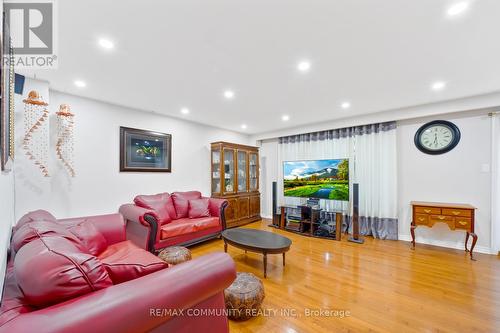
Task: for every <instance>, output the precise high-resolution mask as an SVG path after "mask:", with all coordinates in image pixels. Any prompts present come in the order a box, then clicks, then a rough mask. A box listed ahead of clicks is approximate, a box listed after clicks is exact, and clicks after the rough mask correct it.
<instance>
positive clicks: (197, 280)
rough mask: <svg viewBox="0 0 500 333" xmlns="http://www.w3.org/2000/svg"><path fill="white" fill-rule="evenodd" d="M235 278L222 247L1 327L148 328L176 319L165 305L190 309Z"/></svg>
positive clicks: (44, 329)
mask: <svg viewBox="0 0 500 333" xmlns="http://www.w3.org/2000/svg"><path fill="white" fill-rule="evenodd" d="M235 277H236V268H235V264H234V262H233V260H232V259H231V257H230V256H229V255H227V254H226V253H222V252H219V253H212V254H209V255H206V256H203V257H199V258H196V259H194V260H191V261H189V262H186V263H183V264H180V265H176V266H174V267H171V268H167V269H163V270H160V271H157V272H155V273H152V274H149V275H146V276H143V277H141V278H138V279H135V280H131V281H127V282H124V283H121V284H118V285H114V286H112V287H108V288H105V289H101V290H98V291H96V292H92V293H89V294H86V295H84V296H81V297H78V298H75V299H72V300H69V301H67V302H64V303H59V304H56V305H53V306H50V307H47V308H44V309H40V310H36V311H33V312H29V313H25V314H22V315H20V316H18V317H17V318H15V319H13V320H11V321H10V322H8V323H6V324H5V325H4V326H2V331H3V330H5V332H32V331H33V330H34V329H36V331H37V332H42V333H43V332H53V333H56V332H73V333H80V332H82V333H83V332H88V330H89V328H92V329H91V330H92V332H94V333H98V332H146V331H150V330H152V329H154V328H156V327H158V326H160V325H162V324H164V323H165V322H168V321H169V320H170V319H172V316H171V315H170V314H169V313H168V311H165V310H168V309H172V310H183V309H189V308H191V307H193V306H195V305H197V304H199V303H201V302H203V301H204V300H207V299H209V298H210V297H212V296H214V295H217V294H219V293H222V292H223V290H224V289H225V288H227V287H228V286H229V285H230V284H231V283H232V282H233V280H234V279H235ZM155 309H160V310H161V311H162V312H161V315H160V316H158V315H155V314H154V313H153V312H152V311H154V310H155ZM220 311H222V309H221V310H220ZM174 315H175V313H174ZM175 318H178V317H175ZM207 328H208V327H207ZM212 331H213V330H212ZM206 332H210V330H207V331H206Z"/></svg>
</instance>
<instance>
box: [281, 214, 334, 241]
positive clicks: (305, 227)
mask: <svg viewBox="0 0 500 333" xmlns="http://www.w3.org/2000/svg"><path fill="white" fill-rule="evenodd" d="M279 210H280V213H281V214H280V215H279V216H276V219H275V221H276V222H279V224H276V223H273V225H272V226H273V227H276V228H279V229H281V230H286V231H290V232H294V233H297V234H301V235H305V236H310V237H318V238H326V239H334V240H338V241H340V240H341V238H342V236H341V235H342V222H343V214H342V212H338V211H332V212H330V211H325V212H324V213H325V215H326V216H328V217H329V219H330V221H332V222H333V223H334V224H333V225H335V233H334V234H333V233H332V232H328V228H330V227H332V224H330V223H327V224H322V223H321V221H320V215H321V212H322V209H320V208H313V207H311V206H307V205H299V206H280V207H279ZM318 229H323V233H320V232H318Z"/></svg>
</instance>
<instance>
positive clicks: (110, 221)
mask: <svg viewBox="0 0 500 333" xmlns="http://www.w3.org/2000/svg"><path fill="white" fill-rule="evenodd" d="M82 221H87V222H92V224H93V225H94V226H95V227H96V229H97V230H99V232H100V233H101V234H102V235H103V236H104V238H105V239H106V241H107V243H108V244H109V245H111V244H115V243H118V242H122V241H124V240H126V233H125V220H124V219H123V216H122V215H121V214H118V213H115V214H107V215H95V216H85V217H74V218H69V219H60V220H57V223H60V224H63V225H65V226H67V227H70V226H74V225H76V224H78V223H81V222H82Z"/></svg>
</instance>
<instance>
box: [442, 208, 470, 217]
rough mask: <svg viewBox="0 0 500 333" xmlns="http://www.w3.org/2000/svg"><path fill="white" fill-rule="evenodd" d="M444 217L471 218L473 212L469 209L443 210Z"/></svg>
mask: <svg viewBox="0 0 500 333" xmlns="http://www.w3.org/2000/svg"><path fill="white" fill-rule="evenodd" d="M443 215H451V216H460V217H462V216H465V217H471V216H472V211H471V210H469V209H455V208H443Z"/></svg>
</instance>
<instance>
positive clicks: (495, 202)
mask: <svg viewBox="0 0 500 333" xmlns="http://www.w3.org/2000/svg"><path fill="white" fill-rule="evenodd" d="M491 138H492V145H491V148H492V150H491V210H492V211H491V249H492V251H493V252H494V253H498V252H499V251H500V113H498V112H496V113H492V114H491Z"/></svg>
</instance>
